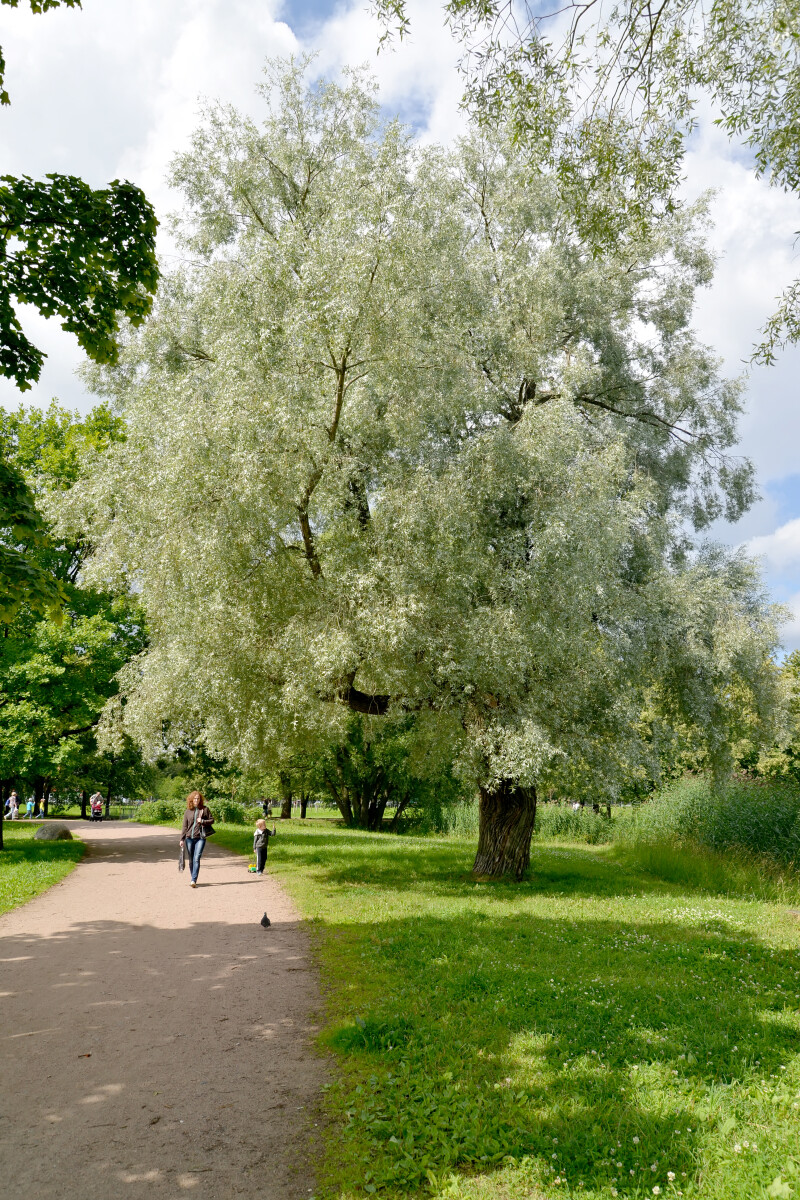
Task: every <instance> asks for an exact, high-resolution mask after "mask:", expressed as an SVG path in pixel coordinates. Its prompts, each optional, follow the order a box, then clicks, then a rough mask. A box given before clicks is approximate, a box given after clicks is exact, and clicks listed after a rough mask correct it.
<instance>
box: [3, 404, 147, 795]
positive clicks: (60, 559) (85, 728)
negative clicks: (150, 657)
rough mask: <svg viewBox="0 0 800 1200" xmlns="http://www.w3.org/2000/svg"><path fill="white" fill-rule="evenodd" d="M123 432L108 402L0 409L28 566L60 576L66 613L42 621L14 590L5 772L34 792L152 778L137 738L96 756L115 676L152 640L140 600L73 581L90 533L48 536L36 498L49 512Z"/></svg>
mask: <svg viewBox="0 0 800 1200" xmlns="http://www.w3.org/2000/svg"><path fill="white" fill-rule="evenodd" d="M124 436H125V427H124V423H123V422H122V421H121V420H120V419H119V418H118V417H115V416H113V415H112V414H111V412H110V411H109V410H108V408H107V407H105V406H103V405H100V406H98V408H96V409H95V410H94V411H93V412H91V413H89V414H88V416H81V415H79V414H75V413H69V412H67V411H66V410H65V409H63V408H61V407H59V406H58V405H57V404H56V403H55V402H53V404H51V406H50V408H49V410H48V411H47V412H46V413H45V412H43V411H41V410H39V409H36V408H31V409H25V410H22V411H19V412H0V462H3V461H5V462H7V463H8V464H9V469H10V470H12V471H13V472H14V473H15V474H16V476H18V477H19V478H20V479H23V478H24V480H25V488H26V490H27V495H28V497H29V502H30V506H31V510H32V512H33V514H34V516H35V519H36V522H37V523H38V524H37V528H38V530H39V531H40V534H39V536H38V538H37V540H36V541H35V542H34V543H33V544H32V545H31V546H30V547H29V549H28V552H27V555H26V562H27V563H28V564H30V565H31V566H32V568H34V569H35V570H37V571H39V572H41V573H42V575H43V576H44V577H46V578H48V579H50V580H53V581H54V584H55V585H57V587H58V589H59V596H60V599H61V603H62V606H63V607H62V619H61V620H60V622H58V623H56V622H53V621H52V620H45V619H42V613H41V611H40V609H39V608H38V606H36V605H34V604H31V603H27V604H24V605H23V604H21V602H20V597H19V596H17V597H16V598H15V602H16V608H15V610H14V614H13V620H10V622H8V623H7V625H6V630H5V636H4V637H3V638H2V639H0V693H2V700H1V701H0V779H13V780H15V781H16V782H17V785H18V787H20V786H21V785H22V782H23V780H24V781H27V782H28V786H34V787H36V788H37V789H38V788H42V787H45V786H46V785H49V786H53V787H54V788H56V789H58V788H66V789H69V788H70V787H72V788H77V789H81V788H87V789H88V790H90V791H94V790H95V789H96V788H97V787H101V790H102V791H103V793H104V794H105V793H106V792H108V791H109V789H110V790H111V791H112V792H116V793H123V794H125V793H126V792H127V793H130V792H132V791H133V792H135V791H136V790H137V789H138V788H139V787H143V786H146V785H147V783H148V782H149V771H148V769H147V768H146V766H145V764H144V763H143V760H142V756H141V754H140V753H139V751H138V750H137V749H136V748H135V747H134V745H133V743H132V741H131V739H130V738H126V737H125V736H124V734H120V736H119V737H118V738H117V739H116V744H115V746H114V748H113V749H112V748H108V749H106V750H104V751H103V752H98V750H97V745H96V741H95V729H96V726H97V723H98V719H99V717H100V713H101V711H102V709H103V707H104V706H105V704H106V702H107V700H108V699H109V697H111V696H113V695H114V694H115V692H116V691H117V683H116V679H115V676H116V673H117V671H118V670H119V669H120V667H121V666H122V665H123V664H124V663H125V662H126V661H127V660H128V659H129V658H130V657H131V656H132V655H134V654H136V653H138V652H140V651H141V650H142V648H143V647H144V645H145V633H144V628H143V624H142V616H141V612H140V610H139V607H138V604H137V602H136V600H135V598H133V597H130V596H124V595H123V596H117V597H115V596H112V595H109V594H108V593H107V592H100V591H97V590H96V589H91V588H80V587H77V586H76V585H75V579H76V577H77V575H78V573H79V571H80V568H81V565H82V563H83V560H84V558H85V555H86V553H87V549H88V546H87V543H86V541H85V540H83V539H80V538H78V539H73V540H70V539H58V540H55V539H53V537H52V536H51V535H50V530H49V527H48V525H47V523H46V522H45V521H44V519H43V518H41V517H39V515H38V508H35V507H33V504H34V499H35V501H36V502H37V503H38V505H40V506H41V507H43V508H45V509H46V508H47V506H48V503H49V502H50V500H51V498H52V496H53V495H54V494H58V493H61V492H63V491H65V490H67V489H69V488H70V487H71V486H72V485H73V484H74V482H75V480H76V479H77V478H78V475H79V472H80V469H81V468H80V467H79V462H80V461H81V460H82V459H84V458H85V457H86V456H94V457H95V458H96V457H97V456H98V455H99V454H102V453H104V452H105V451H106V450H107V449H108V446H109V445H110V444H111V443H114V442H119V441H120V440H122V439H123V438H124Z"/></svg>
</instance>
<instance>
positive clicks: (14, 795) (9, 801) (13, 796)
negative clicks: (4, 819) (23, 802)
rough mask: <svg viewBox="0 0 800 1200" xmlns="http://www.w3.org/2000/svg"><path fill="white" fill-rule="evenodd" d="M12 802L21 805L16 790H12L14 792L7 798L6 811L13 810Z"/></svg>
mask: <svg viewBox="0 0 800 1200" xmlns="http://www.w3.org/2000/svg"><path fill="white" fill-rule="evenodd" d="M12 802H13V803H14V804H16V805H19V800H18V799H17V793H16V792H12V793H11V795H10V796H9V797H8V799H7V800H6V802H5V807H4V811H5V812H7V813H10V812H11V804H12Z"/></svg>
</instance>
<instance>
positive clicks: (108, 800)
mask: <svg viewBox="0 0 800 1200" xmlns="http://www.w3.org/2000/svg"><path fill="white" fill-rule="evenodd" d="M110 809H111V784H110V783H109V785H108V791H107V792H106V820H108V819H109V818H110V816H111V812H110Z"/></svg>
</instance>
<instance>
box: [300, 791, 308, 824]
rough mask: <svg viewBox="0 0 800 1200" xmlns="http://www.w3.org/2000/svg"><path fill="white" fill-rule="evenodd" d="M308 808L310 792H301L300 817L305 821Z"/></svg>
mask: <svg viewBox="0 0 800 1200" xmlns="http://www.w3.org/2000/svg"><path fill="white" fill-rule="evenodd" d="M307 808H308V792H301V793H300V819H301V821H304V820H305V818H306V809H307Z"/></svg>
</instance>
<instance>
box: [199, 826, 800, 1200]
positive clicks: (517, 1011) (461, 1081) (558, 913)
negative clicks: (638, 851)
mask: <svg viewBox="0 0 800 1200" xmlns="http://www.w3.org/2000/svg"><path fill="white" fill-rule="evenodd" d="M281 832H282V834H283V835H284V836H282V837H281V838H278V839H277V840H276V843H275V845H274V847H271V848H270V871H271V873H273V874H274V875H275V876H276V878H278V879H279V880H280V881H281V882H282V883H284V884H285V886H287V887H288V888H289V889H290V891H291V892H292V894H293V896H294V898H295V900H296V901H297V902H298V904H299V905H300V907H301V909H302V911H303V912H304V914H305V915H306V917H307V918H309V919H310V921H311V925H310V928H311V932H312V936H313V938H314V940H315V944H316V948H317V954H318V958H319V961H320V962H321V966H322V972H323V986H324V990H325V996H326V1006H327V1012H326V1029H325V1032H324V1034H323V1040H324V1042H325V1043H326V1044H327V1045H328V1046H330V1047H332V1048H333V1049H334V1050H335V1051H336V1053H337V1066H338V1070H337V1073H336V1078H335V1080H334V1082H333V1083H332V1084H331V1086H330V1087H329V1088H328V1089H327V1090H326V1107H327V1115H328V1128H327V1133H326V1135H325V1137H326V1148H327V1152H326V1158H325V1160H324V1162H323V1164H322V1170H321V1180H320V1184H321V1188H320V1194H321V1195H325V1196H331V1197H333V1196H339V1197H348V1198H355V1197H357V1196H362V1195H365V1194H366V1195H371V1194H375V1193H377V1194H379V1195H384V1196H386V1197H387V1200H390V1198H393V1200H394V1198H400V1197H405V1196H419V1195H423V1194H426V1195H427V1194H430V1195H432V1196H434V1197H442V1198H444V1197H451V1198H453V1200H500V1197H502V1198H503V1200H523V1198H527V1197H530V1196H537V1197H538V1196H542V1197H544V1196H547V1197H551V1196H555V1195H561V1196H564V1197H567V1198H568V1200H578V1198H579V1197H582V1198H585V1197H589V1198H590V1200H612V1197H613V1196H615V1195H616V1196H618V1197H621V1198H624V1200H633V1198H634V1197H636V1198H638V1200H643V1198H644V1197H645V1196H648V1197H651V1196H653V1195H654V1194H655V1195H658V1194H659V1193H654V1192H653V1189H654V1188H656V1187H658V1188H659V1189H660V1194H661V1195H662V1196H671V1195H677V1191H678V1189H679V1190H681V1191H682V1192H683V1195H684V1197H687V1198H691V1200H697V1198H699V1197H700V1196H702V1197H704V1200H752V1197H754V1196H760V1195H762V1194H763V1188H764V1187H765V1186H767V1185H771V1182H772V1181H773V1180H775V1179H776V1178H777V1177H778V1176H779V1175H780V1177H781V1178H782V1179H783V1180H794V1179H795V1175H794V1171H795V1156H794V1155H793V1154H792V1147H793V1145H794V1141H793V1139H794V1136H795V1131H796V1127H797V1112H798V1110H797V1109H796V1108H794V1107H793V1106H794V1105H795V1104H796V1103H798V1100H799V1099H800V1055H799V1054H798V1034H799V1033H800V1021H798V1007H797V1006H798V1000H800V967H799V966H798V962H797V955H796V941H797V933H796V927H795V925H794V924H793V923H791V921H790V919H787V916H786V914H785V910H784V909H782V908H777V907H775V906H773V905H771V904H767V903H763V902H758V901H756V900H753V899H742V898H737V897H736V891H737V876H736V872H735V871H734V872H733V875H732V878H731V880H730V882H729V884H724V886H722V887H721V888H720V889H718V891H719V893H720V894H715V895H705V894H703V892H702V891H701V890H697V889H695V888H694V887H693V886H692V884H691V883H672V882H665V881H662V880H660V879H658V878H657V877H654V876H653V875H651V874H649V873H647V872H644V871H642V870H641V869H639V868H638V867H636V866H635V865H630V866H625V865H624V864H620V863H619V862H618V861H616V859H615V854H616V851H615V850H614V849H613V848H607V847H604V848H597V849H591V848H588V847H584V848H577V847H575V846H569V847H567V846H566V845H565V844H564V843H560V844H558V843H557V844H555V845H548V844H542V843H540V842H535V843H534V849H533V856H532V871H531V876H530V879H529V880H527V881H526V882H524V883H523V884H522V885H519V886H512V885H509V884H506V883H498V884H492V885H476V884H475V883H474V882H473V881H472V880H471V879H470V878H469V877H468V876H466V875H465V867H466V865H467V863H468V862H469V859H470V856H471V847H470V845H469V844H468V843H467V842H459V841H455V840H451V839H447V840H442V839H411V838H395V837H392V836H387V835H385V834H384V835H375V834H372V835H371V834H365V833H359V832H357V831H348V830H337V829H335V828H333V827H332V826H331V824H330V823H329V822H325V821H310V822H308V823H307V824H306V827H302V826H300V825H299V823H298V824H297V825H295V826H294V827H293V828H290V829H285V830H284V829H282V830H281ZM248 843H249V831H244V830H237V829H233V828H231V829H222V830H221V831H220V834H219V837H218V843H217V844H222V845H228V846H230V848H232V849H237V850H238V851H239V852H240V853H247V852H248V851H249V844H248ZM723 883H724V881H723ZM726 892H729V893H730V895H727V896H726V894H725V893H726ZM619 1163H621V1164H622V1165H621V1166H619V1165H618V1164H619ZM653 1165H654V1166H655V1170H653V1169H652V1167H653ZM670 1172H671V1173H673V1175H674V1179H671V1178H670ZM557 1180H558V1181H560V1182H557Z"/></svg>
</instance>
